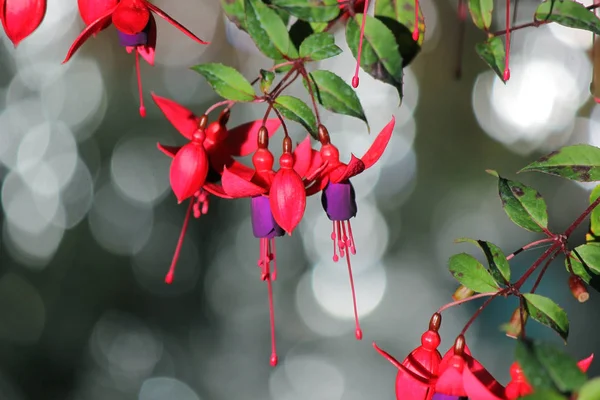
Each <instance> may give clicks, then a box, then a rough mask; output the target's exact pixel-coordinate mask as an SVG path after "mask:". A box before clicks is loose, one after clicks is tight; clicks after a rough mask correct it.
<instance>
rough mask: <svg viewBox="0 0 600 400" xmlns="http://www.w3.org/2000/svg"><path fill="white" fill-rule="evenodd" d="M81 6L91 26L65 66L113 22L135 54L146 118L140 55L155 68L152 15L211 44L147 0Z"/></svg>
mask: <svg viewBox="0 0 600 400" xmlns="http://www.w3.org/2000/svg"><path fill="white" fill-rule="evenodd" d="M13 1H14V0H13ZM77 4H78V6H79V14H80V15H81V18H82V19H83V21H84V22H85V24H86V25H87V27H86V28H85V29H84V30H83V32H81V34H80V35H79V36H78V37H77V39H75V41H74V42H73V44H72V45H71V48H70V49H69V51H68V53H67V56H66V57H65V59H64V61H63V64H64V63H66V62H67V61H69V60H70V59H71V57H72V56H73V54H75V52H76V51H77V50H78V49H79V48H80V47H81V46H82V45H83V43H85V42H86V41H87V40H88V39H89V38H90V37H91V36H92V35H94V36H95V35H96V34H97V33H99V32H100V31H102V30H103V29H105V28H107V27H108V26H109V25H110V24H111V23H112V24H114V26H115V28H116V29H117V33H118V36H119V43H120V44H121V46H123V47H125V50H126V51H127V52H128V53H132V52H134V53H135V71H136V76H137V82H138V91H139V98H140V115H141V116H142V117H145V116H146V107H145V106H144V97H143V91H142V78H141V74H140V56H141V57H142V58H143V59H144V60H145V61H146V62H147V63H148V64H150V65H154V50H155V49H156V21H155V20H154V16H153V15H152V14H153V13H154V14H156V15H158V16H159V17H161V18H163V19H164V20H166V21H167V22H169V23H170V24H171V25H173V26H175V27H176V28H177V29H179V30H180V31H181V32H183V33H184V34H185V35H187V36H188V37H190V38H191V39H192V40H195V41H196V42H198V43H200V44H209V43H208V42H206V41H204V40H202V39H200V38H199V37H197V36H196V35H194V34H193V33H192V32H190V31H189V30H188V29H187V28H185V27H184V26H183V25H181V24H180V23H179V22H177V21H176V20H174V19H173V18H171V17H170V16H169V15H168V14H167V13H165V12H164V11H163V10H161V9H160V8H158V7H157V6H155V5H154V4H152V3H150V2H149V1H147V0H78V1H77Z"/></svg>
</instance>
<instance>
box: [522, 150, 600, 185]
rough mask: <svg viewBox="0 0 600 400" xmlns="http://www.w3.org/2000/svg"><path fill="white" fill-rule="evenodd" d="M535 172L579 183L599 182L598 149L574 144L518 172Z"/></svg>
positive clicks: (599, 157) (599, 158)
mask: <svg viewBox="0 0 600 400" xmlns="http://www.w3.org/2000/svg"><path fill="white" fill-rule="evenodd" d="M529 171H537V172H543V173H545V174H550V175H556V176H562V177H563V178H567V179H572V180H574V181H579V182H592V181H598V180H600V149H599V148H598V147H594V146H590V145H589V144H576V145H574V146H567V147H563V148H562V149H560V150H557V151H553V152H552V153H550V154H548V155H545V156H544V157H542V158H540V159H539V160H537V161H535V162H532V163H531V164H529V165H528V166H526V167H525V168H523V169H522V170H520V171H519V172H529Z"/></svg>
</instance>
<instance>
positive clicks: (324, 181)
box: [307, 117, 396, 340]
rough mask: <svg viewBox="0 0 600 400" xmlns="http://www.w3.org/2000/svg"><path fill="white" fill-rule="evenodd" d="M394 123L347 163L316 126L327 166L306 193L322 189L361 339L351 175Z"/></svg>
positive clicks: (381, 145)
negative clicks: (352, 257) (353, 256)
mask: <svg viewBox="0 0 600 400" xmlns="http://www.w3.org/2000/svg"><path fill="white" fill-rule="evenodd" d="M395 123H396V119H395V118H394V117H392V120H391V121H390V122H388V123H387V125H386V126H384V127H383V129H382V130H381V132H379V134H378V135H377V137H376V138H375V141H374V142H373V144H372V145H371V147H369V149H368V150H367V152H366V153H365V155H364V156H363V157H362V158H357V157H355V156H354V155H353V154H352V156H351V159H350V162H349V163H348V164H345V163H343V162H341V161H340V152H339V150H338V149H337V147H335V146H334V145H333V144H332V143H331V138H330V137H329V132H328V131H327V129H326V128H325V127H324V126H323V125H321V126H319V141H320V142H321V150H320V155H321V159H322V160H323V162H324V163H327V166H326V167H325V168H324V169H323V171H322V172H321V173H320V174H319V176H318V177H317V178H316V180H315V183H314V185H312V186H311V187H310V188H309V189H308V190H307V193H308V195H312V194H315V193H317V192H320V191H322V192H323V193H322V195H321V204H322V205H323V209H324V210H325V213H326V214H327V217H328V218H329V219H330V220H331V221H332V225H333V227H332V232H331V240H332V241H333V261H334V262H337V261H338V260H339V259H340V257H341V258H346V264H347V266H348V275H349V278H350V287H351V289H352V303H353V307H354V320H355V324H356V330H355V336H356V338H357V339H358V340H360V339H362V330H361V328H360V323H359V319H358V308H357V305H356V292H355V289H354V278H353V276H352V265H351V263H350V254H351V253H352V254H356V245H355V242H354V235H353V233H352V225H351V224H350V219H351V218H353V217H355V216H356V213H357V211H358V207H357V205H356V194H355V191H354V187H353V186H352V183H351V182H350V178H352V177H353V176H356V175H359V174H360V173H362V172H363V171H365V170H366V169H368V168H370V167H371V166H373V165H374V164H375V163H376V162H377V161H378V160H379V158H380V157H381V155H382V154H383V152H384V151H385V149H386V147H387V145H388V143H389V141H390V138H391V136H392V132H393V131H394V126H395ZM338 253H339V256H338Z"/></svg>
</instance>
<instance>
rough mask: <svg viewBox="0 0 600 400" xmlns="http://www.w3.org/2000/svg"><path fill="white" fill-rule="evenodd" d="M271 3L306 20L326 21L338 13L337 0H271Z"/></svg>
mask: <svg viewBox="0 0 600 400" xmlns="http://www.w3.org/2000/svg"><path fill="white" fill-rule="evenodd" d="M271 4H273V5H274V6H276V7H279V8H281V9H283V10H285V11H287V12H288V13H290V14H291V15H293V16H294V17H297V18H299V19H301V20H304V21H307V22H327V21H331V20H333V19H335V18H336V17H337V16H338V15H339V14H340V8H339V6H338V3H337V0H271Z"/></svg>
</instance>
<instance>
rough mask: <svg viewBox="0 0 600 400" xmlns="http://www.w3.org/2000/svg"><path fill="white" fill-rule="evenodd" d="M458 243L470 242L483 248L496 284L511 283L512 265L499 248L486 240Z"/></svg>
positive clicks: (466, 240)
mask: <svg viewBox="0 0 600 400" xmlns="http://www.w3.org/2000/svg"><path fill="white" fill-rule="evenodd" d="M455 241H456V242H457V243H462V242H469V243H473V244H475V245H478V246H479V247H481V250H483V254H485V258H486V259H487V262H488V264H489V266H490V273H491V274H492V277H493V278H494V280H495V281H496V282H510V264H509V263H508V260H507V259H506V256H505V255H504V253H503V252H502V250H500V248H499V247H498V246H496V245H495V244H493V243H491V242H486V241H484V240H475V239H469V238H460V239H456V240H455Z"/></svg>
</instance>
